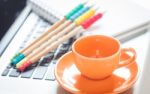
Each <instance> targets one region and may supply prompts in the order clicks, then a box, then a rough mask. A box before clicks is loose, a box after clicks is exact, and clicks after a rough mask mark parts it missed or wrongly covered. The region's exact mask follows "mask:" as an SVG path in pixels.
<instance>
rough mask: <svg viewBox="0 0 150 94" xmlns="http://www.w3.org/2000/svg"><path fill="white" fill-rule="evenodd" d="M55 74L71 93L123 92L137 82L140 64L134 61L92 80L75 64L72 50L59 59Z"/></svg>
mask: <svg viewBox="0 0 150 94" xmlns="http://www.w3.org/2000/svg"><path fill="white" fill-rule="evenodd" d="M127 57H128V55H124V56H123V58H127ZM123 58H122V59H123ZM91 67H92V66H91ZM55 76H56V79H57V81H58V82H59V83H60V85H61V86H62V87H63V88H64V89H66V90H67V91H69V92H71V93H79V92H86V93H88V94H102V93H106V92H115V93H121V92H124V91H126V90H127V89H129V88H131V87H132V86H133V84H134V83H135V82H136V80H137V76H138V66H137V63H135V62H134V63H132V64H130V65H128V66H126V67H122V68H119V69H116V70H115V71H114V72H113V74H112V75H111V76H109V77H107V78H105V79H102V80H91V79H88V78H86V77H84V76H82V75H81V73H80V72H79V71H78V69H77V68H76V66H75V64H74V59H73V54H72V52H68V53H67V54H65V55H64V56H62V57H61V58H60V59H59V61H58V63H57V65H56V68H55Z"/></svg>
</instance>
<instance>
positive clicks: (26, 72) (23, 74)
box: [21, 66, 35, 78]
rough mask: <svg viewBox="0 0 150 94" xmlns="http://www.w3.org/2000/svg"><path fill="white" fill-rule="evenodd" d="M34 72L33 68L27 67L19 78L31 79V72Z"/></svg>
mask: <svg viewBox="0 0 150 94" xmlns="http://www.w3.org/2000/svg"><path fill="white" fill-rule="evenodd" d="M34 70H35V67H32V66H30V67H28V68H27V69H26V70H25V71H24V72H22V73H21V78H31V76H32V74H33V72H34Z"/></svg>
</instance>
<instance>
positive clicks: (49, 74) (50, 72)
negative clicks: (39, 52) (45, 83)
mask: <svg viewBox="0 0 150 94" xmlns="http://www.w3.org/2000/svg"><path fill="white" fill-rule="evenodd" d="M54 68H55V64H53V63H51V64H50V66H49V70H48V72H47V75H46V78H45V80H50V81H55V75H54Z"/></svg>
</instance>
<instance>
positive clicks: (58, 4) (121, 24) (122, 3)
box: [28, 0, 150, 41]
mask: <svg viewBox="0 0 150 94" xmlns="http://www.w3.org/2000/svg"><path fill="white" fill-rule="evenodd" d="M84 1H85V0H83V1H81V0H29V1H28V3H29V4H31V5H32V9H33V11H35V12H36V13H38V14H39V15H41V16H42V17H44V18H46V19H47V20H50V21H53V22H56V21H57V20H58V19H60V18H61V17H63V16H64V15H65V14H66V13H67V12H68V11H69V10H70V9H72V8H73V7H74V6H76V5H77V4H79V3H81V2H84ZM93 2H96V5H97V6H98V7H99V11H105V15H104V17H103V18H102V19H101V21H98V22H97V23H96V25H94V26H93V27H92V28H90V29H89V30H88V31H89V32H88V34H104V35H109V36H114V37H116V38H118V39H119V40H121V41H124V40H127V39H129V38H132V37H134V36H137V35H139V34H142V33H144V32H146V30H147V29H148V28H149V27H150V25H149V24H150V11H149V10H147V9H145V8H144V7H142V6H140V5H138V4H136V3H135V2H133V1H131V0H93V1H91V3H93ZM49 15H54V16H53V17H51V16H49ZM50 17H51V18H50Z"/></svg>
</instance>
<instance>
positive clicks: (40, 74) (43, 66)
mask: <svg viewBox="0 0 150 94" xmlns="http://www.w3.org/2000/svg"><path fill="white" fill-rule="evenodd" d="M51 25H52V24H50V23H48V22H46V21H45V20H43V19H41V18H39V19H38V21H37V23H36V24H35V25H34V27H33V29H32V32H30V34H28V35H27V36H26V39H25V40H24V41H23V43H22V44H21V46H20V47H19V48H20V49H22V48H24V47H25V46H26V45H28V44H29V43H30V42H31V41H32V40H34V39H36V38H37V37H39V36H40V35H41V34H42V33H44V31H46V30H45V29H47V28H49V27H50V26H51ZM74 40H75V37H73V38H70V39H69V40H67V41H65V42H64V43H62V44H60V45H59V46H58V48H57V49H55V50H53V51H51V52H49V53H48V54H47V55H46V56H43V57H42V58H41V59H40V60H39V61H38V62H36V63H34V64H32V65H31V66H29V67H28V68H27V69H26V70H25V71H24V72H19V71H18V70H17V69H16V68H15V67H13V66H11V65H10V64H9V65H8V66H6V68H5V69H4V71H3V73H2V74H1V76H4V77H5V76H7V77H14V78H26V79H38V80H49V81H54V80H55V76H54V68H55V65H56V63H57V60H58V59H59V58H60V57H61V56H62V55H63V54H65V53H66V52H67V51H69V50H70V49H71V48H70V46H71V44H72V43H73V41H74Z"/></svg>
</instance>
